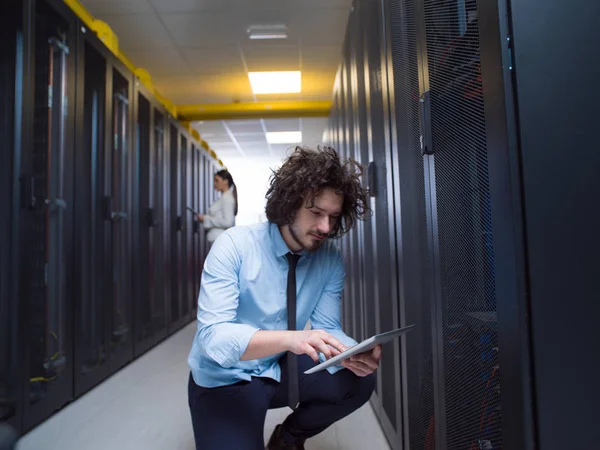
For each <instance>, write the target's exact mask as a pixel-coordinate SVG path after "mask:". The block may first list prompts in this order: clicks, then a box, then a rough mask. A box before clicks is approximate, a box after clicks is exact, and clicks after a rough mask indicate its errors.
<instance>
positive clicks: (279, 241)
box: [269, 222, 307, 256]
mask: <svg viewBox="0 0 600 450" xmlns="http://www.w3.org/2000/svg"><path fill="white" fill-rule="evenodd" d="M269 234H270V236H271V241H272V242H273V246H274V247H275V254H276V255H277V256H285V255H287V254H288V253H290V252H292V251H291V250H290V249H289V247H288V246H287V244H286V243H285V241H284V240H283V236H282V235H281V231H280V230H279V227H278V226H277V225H276V224H274V223H273V222H269ZM296 254H297V255H303V256H304V255H306V254H307V251H306V250H302V251H300V252H298V253H296Z"/></svg>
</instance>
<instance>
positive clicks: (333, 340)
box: [323, 334, 347, 352]
mask: <svg viewBox="0 0 600 450" xmlns="http://www.w3.org/2000/svg"><path fill="white" fill-rule="evenodd" d="M323 340H324V341H325V342H326V343H328V344H329V345H331V346H332V347H333V348H335V349H336V350H338V351H340V352H343V351H345V350H346V348H347V347H346V346H345V345H344V344H342V343H341V342H340V341H338V340H337V339H336V338H334V337H333V336H332V335H330V334H329V335H327V338H325V339H323Z"/></svg>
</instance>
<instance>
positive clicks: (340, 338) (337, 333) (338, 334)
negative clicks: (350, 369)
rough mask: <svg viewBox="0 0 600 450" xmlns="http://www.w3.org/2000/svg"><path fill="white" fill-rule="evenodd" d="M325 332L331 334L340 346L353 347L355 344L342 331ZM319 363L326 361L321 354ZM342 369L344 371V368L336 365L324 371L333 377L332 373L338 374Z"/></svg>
mask: <svg viewBox="0 0 600 450" xmlns="http://www.w3.org/2000/svg"><path fill="white" fill-rule="evenodd" d="M327 332H328V333H329V334H331V335H332V336H333V337H334V338H336V339H337V340H338V341H340V342H341V343H342V344H344V345H345V346H346V347H353V346H355V345H356V344H357V342H356V341H355V340H354V339H352V338H351V337H350V336H348V335H347V334H346V333H344V332H343V331H342V330H327ZM319 361H320V362H322V363H323V362H325V361H327V360H326V359H325V355H323V354H322V353H319ZM342 369H345V367H344V366H342V365H337V366H331V367H328V368H327V369H325V370H327V372H329V373H330V374H331V375H333V374H334V373H336V372H339V371H340V370H342Z"/></svg>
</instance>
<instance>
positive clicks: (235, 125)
mask: <svg viewBox="0 0 600 450" xmlns="http://www.w3.org/2000/svg"><path fill="white" fill-rule="evenodd" d="M226 123H227V126H228V127H229V129H230V130H231V132H232V133H234V134H235V133H256V134H262V133H263V128H262V124H261V123H260V120H228V121H227V122H226Z"/></svg>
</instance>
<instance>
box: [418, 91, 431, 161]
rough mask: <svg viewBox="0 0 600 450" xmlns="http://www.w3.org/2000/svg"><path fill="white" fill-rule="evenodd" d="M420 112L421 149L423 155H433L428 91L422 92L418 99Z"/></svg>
mask: <svg viewBox="0 0 600 450" xmlns="http://www.w3.org/2000/svg"><path fill="white" fill-rule="evenodd" d="M419 112H420V114H421V151H422V152H423V154H424V155H433V138H432V135H431V96H430V94H429V91H425V92H423V95H422V96H421V98H420V99H419Z"/></svg>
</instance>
